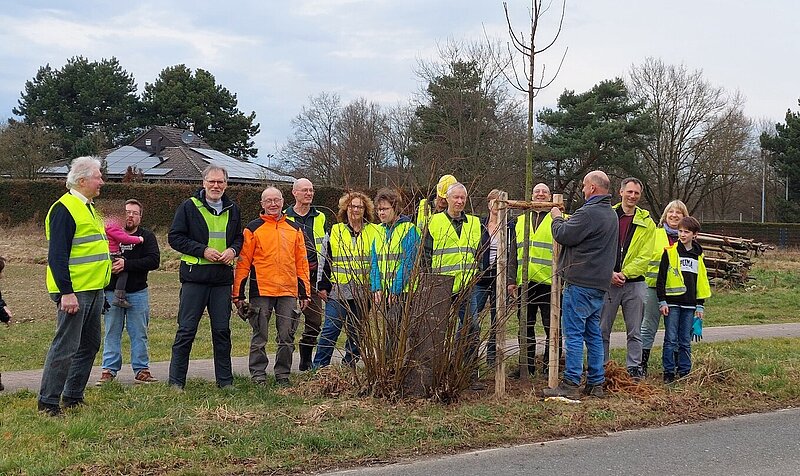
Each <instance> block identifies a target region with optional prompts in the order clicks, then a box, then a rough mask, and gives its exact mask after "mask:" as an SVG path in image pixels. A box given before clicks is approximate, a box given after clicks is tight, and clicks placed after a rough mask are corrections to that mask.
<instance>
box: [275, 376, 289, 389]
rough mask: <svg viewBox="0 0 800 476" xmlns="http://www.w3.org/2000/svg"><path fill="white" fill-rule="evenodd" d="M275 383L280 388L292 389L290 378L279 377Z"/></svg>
mask: <svg viewBox="0 0 800 476" xmlns="http://www.w3.org/2000/svg"><path fill="white" fill-rule="evenodd" d="M275 383H276V384H277V385H278V386H279V387H282V388H286V387H291V386H292V383H291V382H289V378H288V377H277V378H276V379H275Z"/></svg>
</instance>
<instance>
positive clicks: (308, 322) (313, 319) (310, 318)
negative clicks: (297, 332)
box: [300, 289, 323, 355]
mask: <svg viewBox="0 0 800 476" xmlns="http://www.w3.org/2000/svg"><path fill="white" fill-rule="evenodd" d="M322 313H323V310H322V298H320V297H319V293H317V290H316V289H314V290H312V291H311V302H310V303H309V304H308V306H307V307H306V308H305V309H304V310H303V321H304V324H303V335H302V336H301V338H300V349H301V352H302V349H303V348H305V349H307V351H306V352H308V354H309V355H311V352H312V351H313V350H314V347H316V346H317V337H319V332H320V329H322Z"/></svg>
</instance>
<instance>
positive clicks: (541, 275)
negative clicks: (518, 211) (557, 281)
mask: <svg viewBox="0 0 800 476" xmlns="http://www.w3.org/2000/svg"><path fill="white" fill-rule="evenodd" d="M552 223H553V218H552V217H551V216H550V214H549V213H548V214H546V215H545V216H544V218H543V219H542V222H541V223H540V224H539V227H538V228H537V229H536V230H534V229H533V223H531V226H530V249H529V251H528V281H532V282H535V283H542V284H552V283H553V231H552V228H551V226H552ZM514 231H515V233H516V235H517V285H522V271H523V268H522V266H523V263H522V257H523V254H524V252H525V249H524V244H525V215H520V217H519V218H517V225H516V226H515V227H514Z"/></svg>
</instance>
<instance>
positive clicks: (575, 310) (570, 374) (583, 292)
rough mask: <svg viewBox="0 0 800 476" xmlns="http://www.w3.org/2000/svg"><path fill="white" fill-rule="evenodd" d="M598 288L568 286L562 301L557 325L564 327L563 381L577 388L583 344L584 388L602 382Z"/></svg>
mask: <svg viewBox="0 0 800 476" xmlns="http://www.w3.org/2000/svg"><path fill="white" fill-rule="evenodd" d="M604 296H605V291H603V290H602V289H593V288H585V287H583V286H576V285H574V284H568V285H567V286H566V287H565V288H564V295H563V298H562V306H561V309H562V312H561V322H562V326H563V328H564V331H563V332H564V341H565V347H566V349H565V350H566V353H567V355H566V366H565V369H564V380H566V381H569V382H570V383H573V384H575V385H580V383H581V375H582V374H583V344H584V343H586V354H587V359H586V360H587V367H588V372H587V374H586V384H587V385H599V384H601V383H603V382H604V381H605V379H606V376H605V370H604V369H603V336H602V335H601V333H600V312H601V310H602V309H603V297H604Z"/></svg>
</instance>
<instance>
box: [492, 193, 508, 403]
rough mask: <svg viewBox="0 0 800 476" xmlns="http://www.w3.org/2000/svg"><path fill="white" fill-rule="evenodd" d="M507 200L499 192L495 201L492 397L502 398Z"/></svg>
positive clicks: (506, 311) (504, 373) (504, 393)
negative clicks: (495, 266) (494, 319)
mask: <svg viewBox="0 0 800 476" xmlns="http://www.w3.org/2000/svg"><path fill="white" fill-rule="evenodd" d="M507 198H508V193H506V192H502V191H501V192H500V195H499V196H498V199H497V200H495V203H494V207H495V208H496V209H497V222H498V223H497V279H496V280H495V286H496V289H495V298H496V301H497V324H496V326H497V328H496V329H495V330H496V333H495V348H496V349H497V350H496V354H495V358H494V395H495V397H497V398H503V397H505V395H506V363H505V362H506V356H505V342H506V320H507V317H508V310H507V308H506V297H507V296H506V294H507V289H506V276H507V270H506V266H507V264H508V213H507V212H508V208H506V207H505V206H503V205H502V204H503V203H504V202H505V201H506V199H507Z"/></svg>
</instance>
